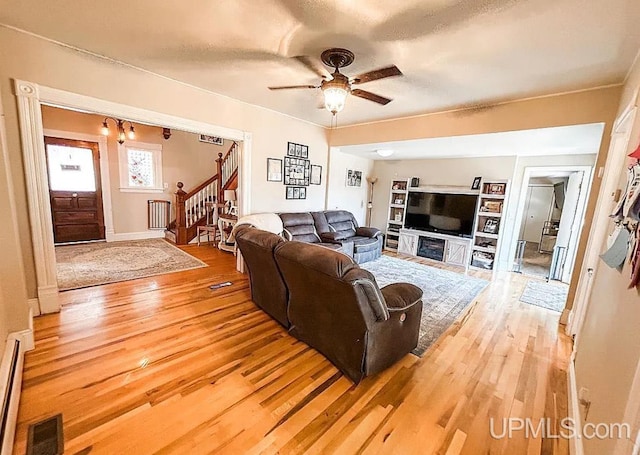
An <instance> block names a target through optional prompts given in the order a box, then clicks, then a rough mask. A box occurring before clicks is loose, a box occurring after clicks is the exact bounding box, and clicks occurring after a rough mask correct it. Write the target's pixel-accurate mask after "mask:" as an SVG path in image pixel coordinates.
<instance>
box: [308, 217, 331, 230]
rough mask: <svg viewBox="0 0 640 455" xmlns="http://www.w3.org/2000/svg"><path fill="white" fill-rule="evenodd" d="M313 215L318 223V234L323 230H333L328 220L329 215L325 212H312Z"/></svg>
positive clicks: (316, 223)
mask: <svg viewBox="0 0 640 455" xmlns="http://www.w3.org/2000/svg"><path fill="white" fill-rule="evenodd" d="M311 216H312V217H313V221H314V223H315V225H316V231H318V234H321V233H323V232H331V228H330V227H329V222H328V221H327V217H326V216H325V214H324V212H311Z"/></svg>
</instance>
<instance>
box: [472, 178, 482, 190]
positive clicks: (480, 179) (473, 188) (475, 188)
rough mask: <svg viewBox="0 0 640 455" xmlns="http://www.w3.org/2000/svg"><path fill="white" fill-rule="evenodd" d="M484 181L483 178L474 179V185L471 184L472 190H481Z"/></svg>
mask: <svg viewBox="0 0 640 455" xmlns="http://www.w3.org/2000/svg"><path fill="white" fill-rule="evenodd" d="M481 181H482V177H476V178H474V179H473V183H472V184H471V189H472V190H479V189H480V182H481Z"/></svg>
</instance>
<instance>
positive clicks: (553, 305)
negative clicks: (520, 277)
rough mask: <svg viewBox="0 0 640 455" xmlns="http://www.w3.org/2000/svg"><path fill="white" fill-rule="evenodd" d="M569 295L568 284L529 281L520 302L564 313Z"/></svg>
mask: <svg viewBox="0 0 640 455" xmlns="http://www.w3.org/2000/svg"><path fill="white" fill-rule="evenodd" d="M568 293H569V286H567V285H566V284H562V283H558V284H551V283H546V282H544V281H529V282H528V283H527V285H526V286H525V288H524V291H523V292H522V296H520V301H521V302H524V303H528V304H530V305H535V306H539V307H542V308H546V309H547V310H553V311H557V312H558V313H562V310H564V306H565V304H566V303H567V294H568Z"/></svg>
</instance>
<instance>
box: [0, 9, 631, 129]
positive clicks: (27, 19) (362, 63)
mask: <svg viewBox="0 0 640 455" xmlns="http://www.w3.org/2000/svg"><path fill="white" fill-rule="evenodd" d="M0 23H3V24H7V25H10V26H13V27H17V28H20V29H23V30H27V31H29V32H32V33H36V34H39V35H42V36H45V37H47V38H51V39H54V40H57V41H61V42H63V43H66V44H69V45H72V46H75V47H78V48H81V49H86V50H89V51H91V52H94V53H97V54H100V55H104V56H107V57H110V58H113V59H116V60H120V61H123V62H126V63H129V64H132V65H135V66H138V67H141V68H145V69H147V70H150V71H153V72H156V73H159V74H162V75H165V76H168V77H171V78H174V79H177V80H181V81H184V82H187V83H190V84H193V85H196V86H199V87H202V88H205V89H208V90H211V91H214V92H217V93H222V94H225V95H228V96H231V97H233V98H237V99H240V100H243V101H246V102H249V103H253V104H257V105H260V106H264V107H267V108H270V109H274V110H276V111H280V112H283V113H287V114H289V115H292V116H294V117H298V118H301V119H305V120H308V121H311V122H314V123H317V124H322V125H329V123H330V114H329V113H328V112H326V111H324V110H318V109H317V108H316V104H317V97H318V93H316V91H314V90H301V91H300V90H298V91H293V90H292V91H286V92H285V91H277V92H271V91H269V90H268V89H267V86H270V85H292V84H318V82H319V79H318V77H317V76H316V75H314V73H312V72H311V71H309V70H308V69H306V68H305V67H303V66H301V65H300V64H299V63H297V62H296V61H295V60H293V59H290V58H289V57H293V56H297V55H309V56H313V57H318V56H319V54H320V53H321V51H322V50H324V49H326V48H328V47H334V46H337V47H346V48H348V49H350V50H352V51H353V52H355V54H356V61H355V62H354V63H353V65H351V66H350V67H348V68H346V69H345V71H344V72H345V73H346V74H348V75H355V74H358V73H361V72H364V71H368V70H372V69H375V68H378V67H383V66H387V65H390V64H396V65H397V66H398V67H399V68H400V69H401V70H402V71H403V72H404V74H405V76H404V77H401V78H393V79H387V80H380V81H374V82H371V83H369V84H366V85H362V86H361V88H363V89H366V90H370V91H372V92H374V93H379V94H381V95H384V96H388V97H390V98H394V101H393V102H391V103H390V104H388V105H387V106H379V105H377V104H374V103H371V102H369V101H366V100H362V99H358V98H355V97H350V98H349V99H348V101H347V105H346V107H345V109H344V111H343V112H342V113H341V114H340V115H339V118H338V122H339V124H340V125H347V124H352V123H358V122H365V121H372V120H378V119H386V118H395V117H401V116H407V115H413V114H419V113H425V112H434V111H439V110H443V109H448V108H453V107H459V106H467V105H478V104H486V103H491V102H495V101H499V100H506V99H514V98H521V97H527V96H535V95H541V94H550V93H557V92H560V91H567V90H576V89H582V88H589V87H594V86H599V85H603V84H611V83H619V82H622V81H623V79H624V77H625V74H626V72H627V71H628V69H629V68H630V66H631V64H632V62H633V59H634V57H635V55H636V52H637V51H638V48H639V47H640V27H638V26H637V24H638V23H640V2H638V1H637V0H561V1H558V0H395V1H393V2H390V1H389V0H219V1H213V2H212V1H203V0H181V1H179V2H178V1H174V2H163V1H160V2H159V1H157V0H136V1H125V0H111V1H107V2H98V1H87V0H56V1H42V0H0Z"/></svg>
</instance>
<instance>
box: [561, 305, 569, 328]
mask: <svg viewBox="0 0 640 455" xmlns="http://www.w3.org/2000/svg"><path fill="white" fill-rule="evenodd" d="M570 315H571V310H568V309H566V308H565V309H564V310H562V314H561V315H560V324H562V325H564V326H567V325H568V324H569V316H570Z"/></svg>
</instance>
